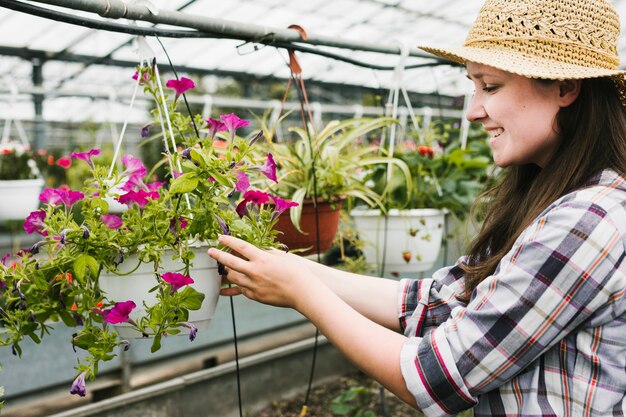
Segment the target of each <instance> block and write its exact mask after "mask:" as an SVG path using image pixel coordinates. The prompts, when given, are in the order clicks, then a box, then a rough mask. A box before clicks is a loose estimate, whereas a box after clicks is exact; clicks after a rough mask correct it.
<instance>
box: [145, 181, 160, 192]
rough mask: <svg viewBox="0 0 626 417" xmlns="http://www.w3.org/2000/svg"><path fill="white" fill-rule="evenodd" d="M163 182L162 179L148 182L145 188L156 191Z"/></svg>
mask: <svg viewBox="0 0 626 417" xmlns="http://www.w3.org/2000/svg"><path fill="white" fill-rule="evenodd" d="M163 184H165V183H164V182H162V181H155V182H151V183H150V184H146V188H147V189H148V191H151V192H158V191H159V190H160V189H161V188H163Z"/></svg>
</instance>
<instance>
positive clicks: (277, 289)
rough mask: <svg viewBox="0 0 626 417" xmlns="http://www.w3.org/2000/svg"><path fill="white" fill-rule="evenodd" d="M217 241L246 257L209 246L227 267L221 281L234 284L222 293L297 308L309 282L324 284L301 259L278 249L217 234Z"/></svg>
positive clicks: (212, 254) (217, 259)
mask: <svg viewBox="0 0 626 417" xmlns="http://www.w3.org/2000/svg"><path fill="white" fill-rule="evenodd" d="M218 241H219V242H220V243H221V244H223V245H225V246H227V247H229V248H231V249H232V250H233V251H235V252H238V253H239V254H241V255H242V256H243V257H244V258H246V259H247V260H246V259H243V258H241V257H237V256H235V255H232V254H230V253H227V252H224V251H221V250H218V249H215V248H211V249H209V252H208V253H209V256H211V257H212V258H213V259H215V260H216V261H218V262H219V263H221V264H222V265H224V266H225V267H226V269H227V272H228V275H227V276H226V277H225V279H224V280H223V281H222V283H232V284H235V285H236V287H232V288H224V289H222V291H221V292H220V293H221V294H222V295H238V294H243V295H244V296H246V297H248V298H250V299H251V300H255V301H259V302H261V303H265V304H271V305H275V306H279V307H291V308H296V309H297V303H298V299H299V298H300V297H301V296H302V295H303V294H306V292H305V291H306V288H307V287H308V286H309V285H312V284H314V283H318V284H320V285H323V284H321V282H320V281H319V280H318V279H317V278H316V277H315V276H314V275H313V274H312V273H311V272H310V270H309V269H308V268H306V267H305V266H304V265H302V263H301V262H298V261H297V260H296V259H293V258H292V257H290V256H284V254H282V253H281V252H279V251H264V250H261V249H259V248H257V247H255V246H254V245H251V244H249V243H247V242H244V241H243V240H241V239H237V238H235V237H232V236H220V238H219V240H218Z"/></svg>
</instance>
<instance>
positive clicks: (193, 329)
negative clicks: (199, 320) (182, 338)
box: [180, 321, 198, 342]
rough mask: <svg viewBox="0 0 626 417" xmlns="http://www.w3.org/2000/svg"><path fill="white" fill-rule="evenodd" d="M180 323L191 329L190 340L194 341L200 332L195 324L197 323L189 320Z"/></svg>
mask: <svg viewBox="0 0 626 417" xmlns="http://www.w3.org/2000/svg"><path fill="white" fill-rule="evenodd" d="M180 325H181V326H183V327H186V328H188V329H189V341H190V342H193V341H194V340H196V336H197V334H198V328H197V327H196V326H195V324H193V323H190V322H188V321H184V322H182V323H180Z"/></svg>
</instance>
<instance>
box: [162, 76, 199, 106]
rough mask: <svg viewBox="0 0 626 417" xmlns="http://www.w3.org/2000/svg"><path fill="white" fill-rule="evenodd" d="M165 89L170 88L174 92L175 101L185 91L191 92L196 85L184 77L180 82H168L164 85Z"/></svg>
mask: <svg viewBox="0 0 626 417" xmlns="http://www.w3.org/2000/svg"><path fill="white" fill-rule="evenodd" d="M165 86H166V87H168V88H172V89H174V90H175V91H176V100H178V97H180V95H181V94H184V93H185V92H186V91H188V90H191V89H192V88H194V87H195V86H196V85H195V84H194V82H193V81H192V80H190V79H189V78H186V77H181V79H180V80H169V81H168V82H167V83H166V84H165Z"/></svg>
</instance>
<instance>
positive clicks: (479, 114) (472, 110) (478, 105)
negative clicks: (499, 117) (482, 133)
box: [465, 93, 487, 122]
mask: <svg viewBox="0 0 626 417" xmlns="http://www.w3.org/2000/svg"><path fill="white" fill-rule="evenodd" d="M465 117H466V118H467V120H469V121H470V122H477V121H480V120H481V119H484V118H485V117H487V112H486V111H485V108H484V107H483V104H482V101H481V99H480V97H479V96H478V95H477V94H475V93H474V94H473V95H472V98H471V99H470V104H469V106H468V107H467V113H466V114H465Z"/></svg>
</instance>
